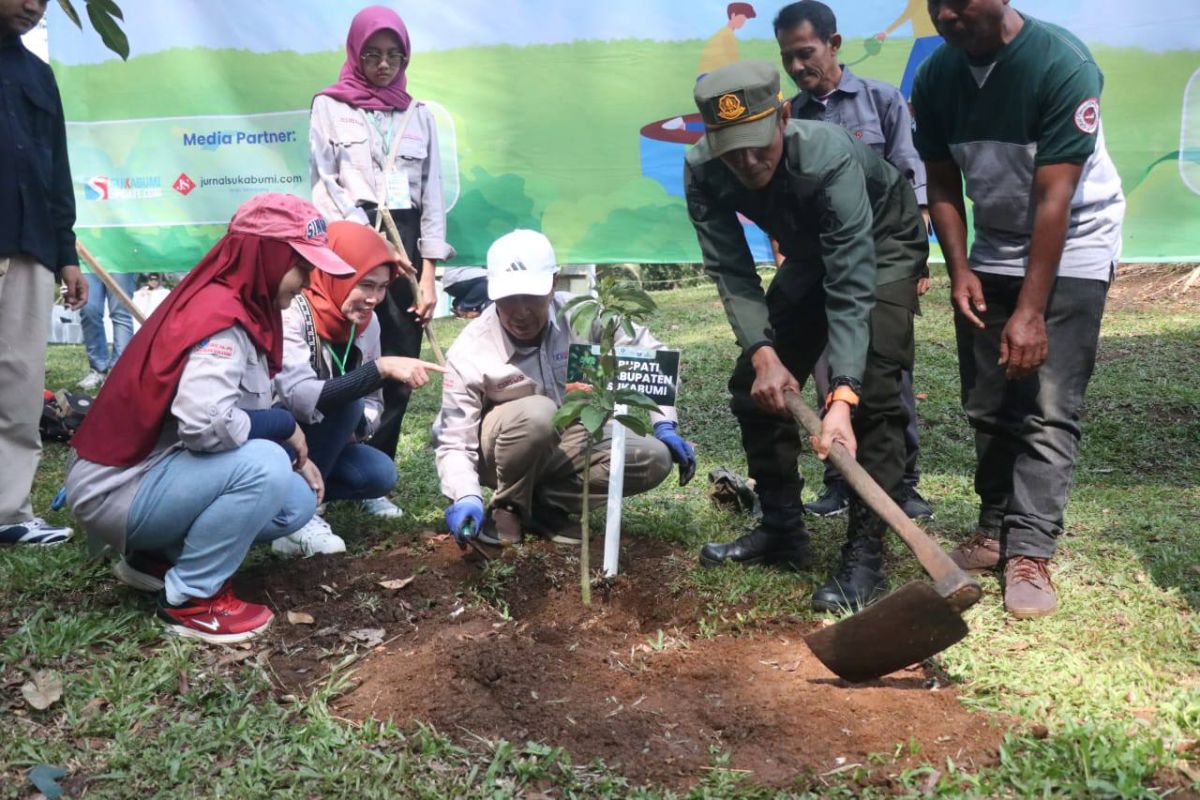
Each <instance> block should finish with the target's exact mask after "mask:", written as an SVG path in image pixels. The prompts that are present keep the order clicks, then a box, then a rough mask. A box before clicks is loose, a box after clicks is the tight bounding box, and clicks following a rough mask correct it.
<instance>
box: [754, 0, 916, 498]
mask: <svg viewBox="0 0 1200 800" xmlns="http://www.w3.org/2000/svg"><path fill="white" fill-rule="evenodd" d="M774 25H775V39H776V40H777V41H778V42H779V57H780V60H781V61H782V62H783V69H784V71H785V72H786V73H787V74H788V76H789V77H791V79H792V81H793V82H794V83H795V84H796V86H797V87H798V88H799V89H800V92H799V93H798V94H797V95H796V96H795V97H793V98H792V100H791V106H792V116H793V117H795V118H796V119H815V120H820V121H821V122H832V123H835V124H837V125H841V126H842V127H843V128H845V129H846V130H848V131H850V133H852V134H854V138H855V139H859V140H861V141H862V142H863V143H864V144H867V145H870V147H871V149H872V150H874V151H875V153H876V155H878V156H880V157H881V158H883V159H884V160H885V161H887V162H888V163H889V164H891V165H892V166H893V167H895V168H896V169H898V170H900V173H901V174H902V175H904V177H905V178H907V179H908V180H909V182H910V183H912V187H913V191H915V192H916V194H917V203H918V205H920V206H921V210H922V214H925V206H926V199H925V165H924V164H923V163H921V157H920V156H919V155H917V150H916V148H915V147H913V132H912V129H913V124H912V117H911V116H910V115H909V113H908V103H907V102H906V101H905V99H904V95H902V94H901V93H900V90H899V89H897V88H896V87H895V86H892V85H891V84H889V83H884V82H883V81H877V80H874V79H873V78H862V77H859V76H858V75H855V74H854V73H852V72H851V71H850V68H849V67H847V66H846V65H844V64H842V63H840V62H839V61H838V56H839V54H840V53H841V48H842V35H841V34H840V33H838V29H837V17H836V16H834V13H833V10H832V9H830V8H829V6H827V5H825V4H824V3H822V2H820V0H798V2H795V3H791V4H789V5H786V6H784V7H783V8H781V9H780V10H779V14H777V15H776V17H775V23H774ZM924 218H925V220H926V225H927V226H928V220H929V217H928V215H925V217H924ZM926 229H928V227H927V228H926ZM928 288H929V267H928V266H926V267H925V268H924V270H923V272H922V276H921V280H920V281H919V282H918V283H917V294H918V295H923V294H924V293H925V291H926V290H927V289H928ZM828 379H829V364H828V362H827V360H826V359H824V358H822V359H821V360H820V361H818V362H817V367H816V369H815V370H813V383H814V384H815V387H816V390H817V397H824V396H825V395H826V394H827V393H828V391H829V387H828V385H827V381H828ZM900 400H901V402H902V403H904V409H905V411H906V412H907V413H908V426H907V427H906V428H905V430H904V450H905V462H904V488H903V491H902V497H903V502H902V503H901V504H900V506H901V508H903V509H904V513H906V514H907V515H908V516H910V517H912V518H914V519H916V518H919V517H932V516H933V508H932V506H930V505H929V503H927V502H926V501H925V498H923V497H922V496H921V494H920V493H919V492H918V491H917V484H918V483H920V480H921V470H920V466H919V464H918V459H919V456H920V449H921V438H920V431H919V428H918V422H917V401H916V398H915V397H914V396H913V376H912V372H911V371H909V370H905V371H904V382H903V391H902V392H901V393H900ZM849 505H850V489H849V487H848V486H846V481H845V479H844V478H843V477H842V475H841V474H840V473H839V472H838V471H837V468H836V467H834V466H833V464H831V463H826V465H825V489H824V491H823V492H822V493H821V496H820V498H818V499H817V500H815V501H814V502H811V503H808V504H807V505H805V507H804V508H805V509H806V510H807V511H809V512H810V513H812V514H816V515H817V516H820V517H825V516H836V515H838V514H842V513H844V512H845V510H846V509H847V508H848V507H849Z"/></svg>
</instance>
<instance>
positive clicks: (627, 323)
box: [621, 317, 637, 339]
mask: <svg viewBox="0 0 1200 800" xmlns="http://www.w3.org/2000/svg"><path fill="white" fill-rule="evenodd" d="M621 327H622V328H624V329H625V335H626V336H628V337H629V338H630V339H632V338H633V337H635V336H637V333H636V332H634V330H633V320H631V319H629V318H628V317H627V318H625V319H623V320H621Z"/></svg>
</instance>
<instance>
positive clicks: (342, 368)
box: [325, 323, 356, 375]
mask: <svg viewBox="0 0 1200 800" xmlns="http://www.w3.org/2000/svg"><path fill="white" fill-rule="evenodd" d="M355 327H356V326H355V325H354V324H353V323H351V325H350V338H349V339H348V340H347V341H346V352H345V353H342V357H341V358H338V354H337V351H336V350H334V349H333V348H332V347H330V346H329V342H326V343H325V349H326V350H328V351H329V357H330V358H331V359H333V363H334V364H337V368H338V370H339V373H338V374H339V375H345V374H346V361H347V360H348V359H349V358H350V348H351V347H354V329H355Z"/></svg>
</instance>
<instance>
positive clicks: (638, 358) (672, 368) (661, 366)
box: [567, 344, 679, 406]
mask: <svg viewBox="0 0 1200 800" xmlns="http://www.w3.org/2000/svg"><path fill="white" fill-rule="evenodd" d="M616 351H617V367H618V370H617V385H616V388H617V389H631V390H633V391H635V392H641V393H642V394H644V395H645V396H646V397H648V398H650V399H651V400H653V401H654V402H656V403H658V404H659V405H660V406H673V405H675V394H676V391H677V390H678V388H679V351H678V350H642V349H640V348H637V347H617V348H616ZM599 360H600V347H599V345H586V344H573V345H571V348H570V351H569V352H568V354H567V383H568V384H571V383H583V382H585V381H586V380H587V378H586V372H585V368H586V367H593V368H594V367H595V366H597V364H598V362H599Z"/></svg>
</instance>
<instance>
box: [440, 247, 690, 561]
mask: <svg viewBox="0 0 1200 800" xmlns="http://www.w3.org/2000/svg"><path fill="white" fill-rule="evenodd" d="M487 269H488V296H489V297H490V298H491V299H492V300H493V301H495V302H494V304H493V305H491V306H489V307H488V308H487V309H486V310H484V312H483V313H482V314H480V316H479V317H478V318H477V319H475V320H474V321H472V322H471V324H470V325H468V326H467V328H466V329H465V330H464V331H463V332H462V334H461V335H460V336H459V337H458V339H457V340H456V341H455V342H454V345H453V346H452V347H451V348H450V351H449V353H447V356H446V376H445V379H444V382H443V385H442V386H443V388H442V410H441V413H439V414H438V417H437V420H436V421H435V422H434V425H433V438H434V446H435V448H436V450H437V470H438V478H439V479H440V480H441V484H442V493H443V494H445V495H446V497H447V498H449V500H450V501H451V504H450V506H449V507H448V508H447V509H446V524H447V526H448V527H449V528H450V531H451V532H452V533H453V534H454V536H455V538H456V539H457V540H458V542H459V544H460V545H462V544H464V542H465V535H468V534H469V533H475V534H477V535H478V538H479V540H480V541H482V542H485V543H487V544H500V545H508V544H515V543H517V542H519V541H520V540H521V536H522V534H523V533H526V532H528V533H532V534H534V535H537V536H541V537H543V538H547V539H552V540H554V541H557V542H560V543H571V542H575V543H578V542H579V529H578V526H577V525H576V524H574V523H573V521H572V519H571V515H573V514H577V513H579V511H581V510H582V491H583V481H582V474H583V467H584V452H585V448H586V444H587V432H586V431H585V430H584V428H583V426H582V425H580V424H578V423H576V424H575V425H572V426H570V427H569V428H567V429H566V430H565V431H563V432H562V433H561V434H560V433H559V431H558V430H556V429H555V427H554V421H553V420H554V413H555V412H556V411H557V410H558V407H559V405H560V404H561V403H562V401H563V398H564V396H565V395H566V391H567V390H566V388H565V385H566V381H567V354H568V350H569V348H570V345H571V344H575V343H580V342H583V340H582V339H580V338H579V337H578V336H577V335H576V334H575V332H574V331H573V330H572V328H571V325H570V324H569V321H568V319H567V317H566V315H565V314H564V313H563V306H564V305H565V304H566V303H567V302H568V301H569V300H570V299H571V297H572V295H570V294H568V293H565V292H558V293H556V292H555V291H554V277H555V275H557V274H558V263H557V261H556V260H555V256H554V248H553V247H551V245H550V240H549V239H547V238H546V237H545V236H543V235H542V234H540V233H537V232H536V231H530V230H516V231H513V232H512V233H509V234H506V235H505V236H502V237H500V238H499V239H498V240H496V242H495V243H493V244H492V246H491V248H490V249H489V250H488V254H487ZM598 340H599V336H598V332H597V335H596V336H595V337H594V339H593V340H592V342H590V343H595V342H597V341H598ZM617 344H619V345H629V346H632V347H637V348H641V349H654V350H657V349H662V348H663V347H664V345H663V344H662V343H661V342H659V341H658V340H657V339H655V338H654V337H653V336H652V335H651V334H650V332H649V331H647V330H646V329H645V328H642V327H640V326H636V325H635V326H634V336H633V337H628V336H624V334H622V333H619V334H618V338H617ZM650 421H651V423H652V424H653V426H654V438H650V437H646V436H637V435H634V434H633V433H632V432H629V433H627V437H626V440H625V441H626V445H625V494H626V495H635V494H640V493H642V492H645V491H648V490H650V489H652V488H654V487H655V486H657V485H658V484H660V483H662V482H663V480H664V479H665V478H666V477H667V474H668V473H669V472H670V470H671V462H672V461H674V462H676V463H679V464H681V465H683V466H684V467H693V466H694V464H695V459H696V457H695V453H694V452H693V450H692V447H691V445H689V444H688V443H687V442H686V441H684V439H683V437H681V436H680V435H679V432H678V430H677V429H676V424H675V409H674V408H671V407H663V408H662V409H661V411H660V412H659V413H655V414H651V420H650ZM610 452H611V442H610V441H609V440H608V436H607V434H606V436H605V438H604V439H603V440H601V441H600V442H599V443H598V444H597V445H596V446H595V448H594V449H593V451H592V468H591V493H592V494H591V496H592V497H593V498H595V501H596V504H597V505H598V504H600V503H603V502H604V498H605V495H606V493H607V490H608V470H609V455H610ZM483 486H489V487H491V488H492V489H494V490H495V492H494V494H493V495H492V503H491V507H490V509H488V511H487V512H486V513H485V511H484V505H483V490H482V487H483Z"/></svg>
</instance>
